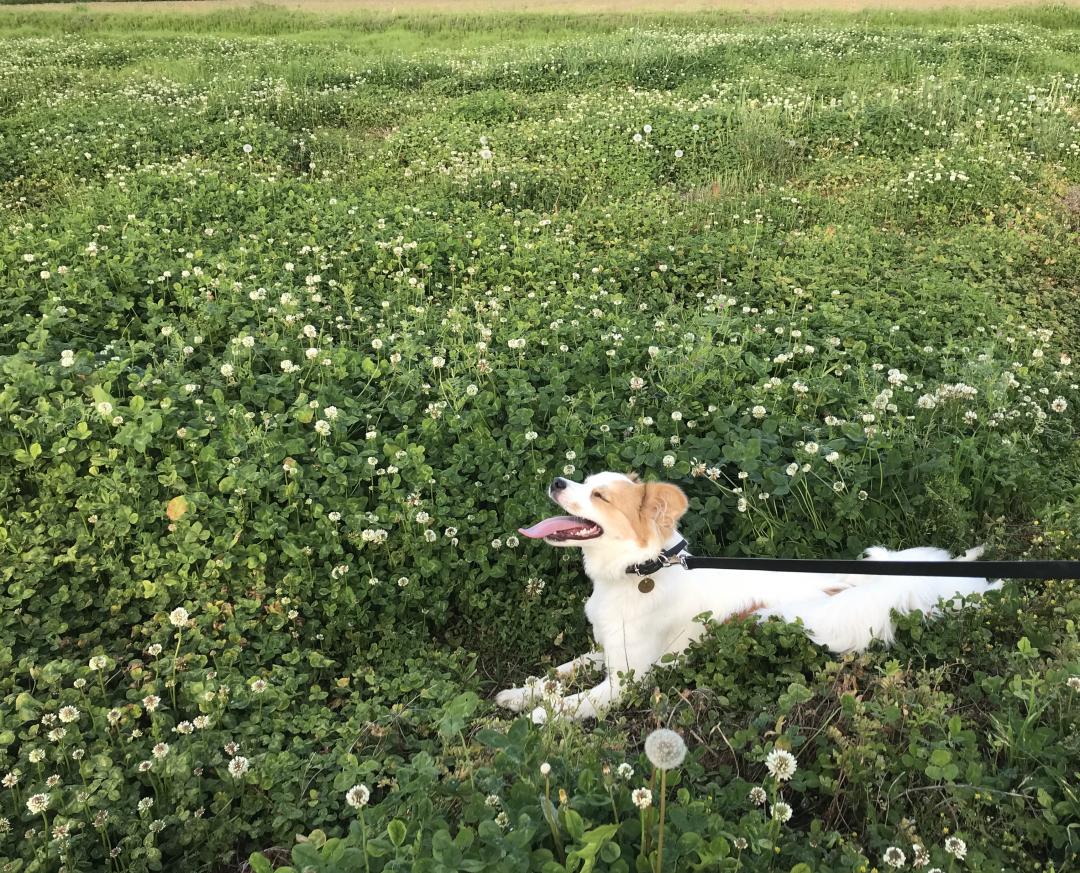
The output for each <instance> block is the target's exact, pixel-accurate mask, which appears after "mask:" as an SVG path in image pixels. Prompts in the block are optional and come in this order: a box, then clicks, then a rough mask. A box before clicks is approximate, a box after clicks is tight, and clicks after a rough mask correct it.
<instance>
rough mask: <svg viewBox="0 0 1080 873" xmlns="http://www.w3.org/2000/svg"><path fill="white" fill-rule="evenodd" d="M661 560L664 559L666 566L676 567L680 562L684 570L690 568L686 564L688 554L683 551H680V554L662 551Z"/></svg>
mask: <svg viewBox="0 0 1080 873" xmlns="http://www.w3.org/2000/svg"><path fill="white" fill-rule="evenodd" d="M660 560H661V561H663V563H664V566H665V567H674V566H675V565H676V564H678V565H679V566H680V567H682V568H683V569H684V570H687V569H689V568H688V567H687V566H686V555H685V554H683V553H682V552H679V554H677V555H667V554H663V553H661V557H660Z"/></svg>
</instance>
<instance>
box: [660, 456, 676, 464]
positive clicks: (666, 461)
mask: <svg viewBox="0 0 1080 873" xmlns="http://www.w3.org/2000/svg"><path fill="white" fill-rule="evenodd" d="M663 464H664V466H665V467H674V466H675V456H674V455H664V460H663Z"/></svg>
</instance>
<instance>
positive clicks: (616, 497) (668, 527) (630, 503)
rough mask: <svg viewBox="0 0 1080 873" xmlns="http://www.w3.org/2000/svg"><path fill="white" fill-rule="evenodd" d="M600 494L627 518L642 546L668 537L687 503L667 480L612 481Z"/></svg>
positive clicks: (676, 488)
mask: <svg viewBox="0 0 1080 873" xmlns="http://www.w3.org/2000/svg"><path fill="white" fill-rule="evenodd" d="M601 493H602V494H603V495H604V497H605V498H606V499H607V502H608V503H609V504H610V505H611V506H612V507H613V508H614V509H616V510H618V511H619V512H620V513H622V515H623V516H624V517H625V518H626V520H627V522H629V524H630V528H631V529H632V530H633V533H634V538H635V539H636V540H637V543H638V545H639V546H642V547H644V546H647V545H649V544H650V543H655V542H657V541H659V542H661V543H662V542H663V541H664V540H665V539H667V537H668V536H669V535H670V534H671V531H672V529H673V528H674V527H675V524H676V523H677V522H678V520H679V519H680V518H682V516H683V514H684V513H685V512H686V509H687V507H688V506H689V501H688V500H687V499H686V495H685V494H683V492H682V489H681V488H679V487H678V486H677V485H672V484H670V483H669V482H613V483H612V484H610V485H607V486H605V487H604V488H603V489H602V492H601Z"/></svg>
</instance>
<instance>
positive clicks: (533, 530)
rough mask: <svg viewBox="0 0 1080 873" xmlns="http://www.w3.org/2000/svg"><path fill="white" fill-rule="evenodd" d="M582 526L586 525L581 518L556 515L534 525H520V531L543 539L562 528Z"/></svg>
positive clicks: (528, 535) (573, 528)
mask: <svg viewBox="0 0 1080 873" xmlns="http://www.w3.org/2000/svg"><path fill="white" fill-rule="evenodd" d="M581 527H584V525H583V524H582V523H581V519H580V518H574V517H573V516H570V515H556V516H554V517H553V518H545V519H544V520H543V521H538V522H537V523H536V524H534V525H533V526H532V527H519V528H518V533H520V534H523V535H524V536H527V537H530V538H532V539H534V540H542V539H543V538H544V537H549V536H551V535H552V534H553V533H558V532H559V531H561V530H577V529H578V528H581Z"/></svg>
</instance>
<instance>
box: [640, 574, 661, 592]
mask: <svg viewBox="0 0 1080 873" xmlns="http://www.w3.org/2000/svg"><path fill="white" fill-rule="evenodd" d="M655 587H656V582H654V581H653V578H652V576H646V577H645V578H644V579H642V580H641V581H640V582H638V584H637V590H638V591H640V592H641V593H642V594H648V593H649V592H650V591H652V590H653V588H655Z"/></svg>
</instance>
